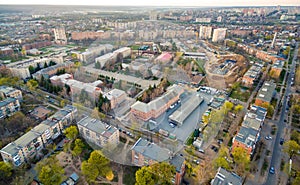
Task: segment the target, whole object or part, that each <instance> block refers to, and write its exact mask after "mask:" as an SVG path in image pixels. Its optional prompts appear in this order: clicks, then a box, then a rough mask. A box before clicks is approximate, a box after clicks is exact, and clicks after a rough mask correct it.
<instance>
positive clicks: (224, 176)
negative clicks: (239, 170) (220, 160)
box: [211, 167, 243, 185]
mask: <svg viewBox="0 0 300 185" xmlns="http://www.w3.org/2000/svg"><path fill="white" fill-rule="evenodd" d="M242 182H243V180H242V178H241V177H240V176H238V175H237V174H235V173H233V172H229V171H227V170H225V169H224V168H221V167H219V169H218V172H217V174H216V176H215V178H214V179H213V180H212V182H211V185H242Z"/></svg>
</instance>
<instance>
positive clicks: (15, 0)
mask: <svg viewBox="0 0 300 185" xmlns="http://www.w3.org/2000/svg"><path fill="white" fill-rule="evenodd" d="M4 4H15V5H17V4H25V5H103V6H110V5H112V6H200V7H201V6H277V5H281V6H300V1H298V0H286V1H285V0H274V1H272V2H270V1H261V0H251V1H247V2H245V1H243V0H224V1H221V2H220V0H211V1H209V2H208V1H204V0H200V1H195V0H185V1H183V0H179V1H176V2H174V1H172V0H165V1H159V0H153V1H151V3H148V2H144V1H139V0H130V1H126V2H124V1H120V0H111V1H107V2H103V1H101V2H99V1H96V0H86V1H84V2H74V1H71V0H52V1H51V2H49V1H45V0H42V1H41V0H28V1H26V2H24V1H21V0H12V1H10V2H9V3H7V2H4V1H3V2H0V5H4Z"/></svg>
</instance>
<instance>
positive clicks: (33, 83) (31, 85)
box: [26, 79, 39, 91]
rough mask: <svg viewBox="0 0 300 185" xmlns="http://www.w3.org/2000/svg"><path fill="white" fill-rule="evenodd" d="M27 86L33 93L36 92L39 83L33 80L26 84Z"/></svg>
mask: <svg viewBox="0 0 300 185" xmlns="http://www.w3.org/2000/svg"><path fill="white" fill-rule="evenodd" d="M26 85H27V87H28V88H29V89H30V90H31V91H34V90H36V88H37V87H38V85H39V83H38V82H37V81H36V80H34V79H31V80H29V81H28V82H27V83H26Z"/></svg>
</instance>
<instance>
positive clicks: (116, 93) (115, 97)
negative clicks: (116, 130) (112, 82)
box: [103, 89, 127, 109]
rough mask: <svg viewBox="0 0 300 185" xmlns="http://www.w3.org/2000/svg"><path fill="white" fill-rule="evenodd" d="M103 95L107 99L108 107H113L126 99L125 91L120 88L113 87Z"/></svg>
mask: <svg viewBox="0 0 300 185" xmlns="http://www.w3.org/2000/svg"><path fill="white" fill-rule="evenodd" d="M103 96H105V97H106V98H107V99H109V101H110V107H111V108H112V109H114V108H116V107H117V106H118V105H120V104H121V103H122V102H124V101H125V100H126V97H127V94H126V92H125V91H122V90H120V89H113V90H111V91H109V92H107V93H104V95H103Z"/></svg>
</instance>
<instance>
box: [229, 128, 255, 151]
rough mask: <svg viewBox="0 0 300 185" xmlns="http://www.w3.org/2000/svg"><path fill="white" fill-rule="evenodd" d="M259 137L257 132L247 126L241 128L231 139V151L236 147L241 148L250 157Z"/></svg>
mask: <svg viewBox="0 0 300 185" xmlns="http://www.w3.org/2000/svg"><path fill="white" fill-rule="evenodd" d="M259 136H260V133H259V130H256V129H254V128H251V127H249V126H247V127H244V126H242V127H241V128H240V130H239V131H238V133H237V135H236V136H235V137H234V138H233V139H232V151H234V149H235V148H236V147H242V148H244V149H245V150H246V151H247V153H248V154H249V155H252V154H253V152H254V150H255V145H256V143H257V141H258V138H259Z"/></svg>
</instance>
